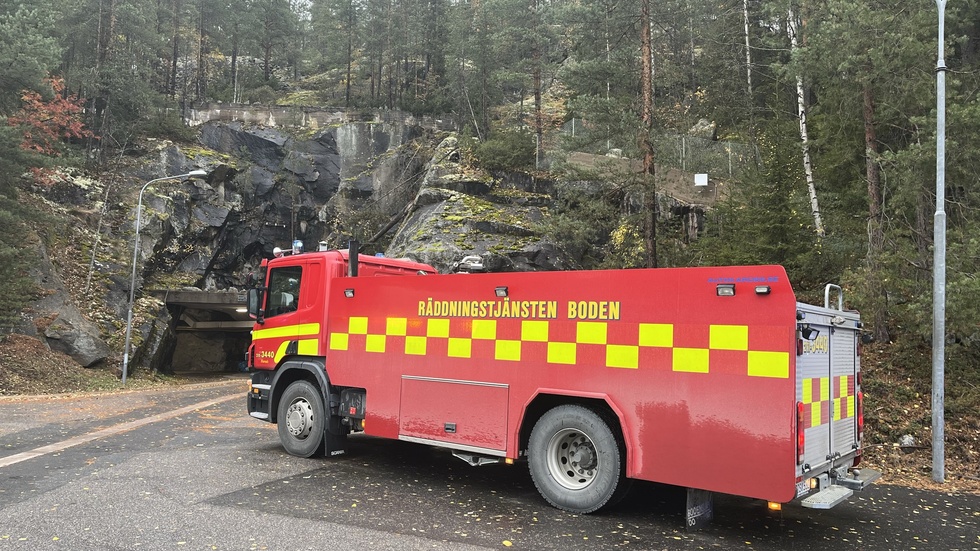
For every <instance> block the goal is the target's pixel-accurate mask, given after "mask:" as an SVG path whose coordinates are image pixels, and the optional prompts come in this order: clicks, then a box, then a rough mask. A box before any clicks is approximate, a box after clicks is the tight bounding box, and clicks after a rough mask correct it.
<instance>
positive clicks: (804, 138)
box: [786, 6, 826, 237]
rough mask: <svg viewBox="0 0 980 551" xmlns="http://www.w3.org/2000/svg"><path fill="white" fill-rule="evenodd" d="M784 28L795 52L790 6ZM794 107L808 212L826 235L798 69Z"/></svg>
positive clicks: (820, 234) (819, 231) (795, 33)
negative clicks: (818, 199) (797, 120)
mask: <svg viewBox="0 0 980 551" xmlns="http://www.w3.org/2000/svg"><path fill="white" fill-rule="evenodd" d="M786 19H787V25H786V30H787V33H788V34H789V41H790V47H791V49H792V51H793V53H794V54H795V53H796V51H797V50H798V49H799V42H798V38H797V37H798V34H799V23H798V22H797V20H796V14H795V13H793V8H792V6H791V7H790V9H789V15H788V16H787V18H786ZM796 108H797V111H798V112H799V115H800V146H801V149H802V153H803V173H804V174H805V175H806V188H807V192H808V193H809V195H810V212H812V213H813V226H814V230H815V231H816V232H817V236H818V237H823V236H824V235H826V231H825V230H824V227H823V218H822V217H821V216H820V205H819V204H818V203H817V187H816V184H815V183H814V180H813V162H812V161H811V160H810V137H809V134H808V133H807V125H806V112H807V105H806V93H805V90H804V88H803V75H802V73H800V72H799V71H797V73H796Z"/></svg>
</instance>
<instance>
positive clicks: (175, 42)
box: [169, 0, 180, 99]
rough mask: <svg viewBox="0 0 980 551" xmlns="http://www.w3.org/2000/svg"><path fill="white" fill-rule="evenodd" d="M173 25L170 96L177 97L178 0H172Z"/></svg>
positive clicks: (178, 53) (178, 50)
mask: <svg viewBox="0 0 980 551" xmlns="http://www.w3.org/2000/svg"><path fill="white" fill-rule="evenodd" d="M172 5H173V8H174V21H173V23H174V25H173V36H172V42H173V44H172V46H173V50H172V54H171V59H170V90H169V92H170V97H171V98H173V99H177V56H178V55H180V46H179V44H180V42H179V40H180V0H174V1H173V4H172Z"/></svg>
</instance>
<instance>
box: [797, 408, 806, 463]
mask: <svg viewBox="0 0 980 551" xmlns="http://www.w3.org/2000/svg"><path fill="white" fill-rule="evenodd" d="M805 448H806V432H805V431H804V430H803V402H796V464H797V465H802V464H803V451H804V449H805Z"/></svg>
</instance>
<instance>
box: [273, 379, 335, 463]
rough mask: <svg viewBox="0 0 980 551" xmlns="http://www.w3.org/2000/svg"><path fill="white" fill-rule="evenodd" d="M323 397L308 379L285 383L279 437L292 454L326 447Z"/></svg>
mask: <svg viewBox="0 0 980 551" xmlns="http://www.w3.org/2000/svg"><path fill="white" fill-rule="evenodd" d="M323 409H324V408H323V399H322V398H321V397H320V391H319V390H318V389H317V388H316V386H314V385H313V384H311V383H309V382H308V381H296V382H294V383H292V384H290V385H289V386H288V387H286V391H285V392H283V393H282V398H280V399H279V416H278V418H277V420H276V422H277V423H278V425H279V441H280V442H282V447H283V448H285V449H286V451H287V452H289V453H290V455H295V456H297V457H310V456H311V455H313V454H315V453H316V452H317V451H319V450H321V449H322V447H323V429H324V427H325V426H326V425H325V424H324V423H325V421H326V419H325V418H324V415H323Z"/></svg>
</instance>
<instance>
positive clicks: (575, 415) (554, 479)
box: [527, 404, 628, 513]
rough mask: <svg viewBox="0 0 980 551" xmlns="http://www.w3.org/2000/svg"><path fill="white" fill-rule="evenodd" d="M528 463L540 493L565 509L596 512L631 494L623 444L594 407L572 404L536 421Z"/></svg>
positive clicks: (559, 407) (529, 448)
mask: <svg viewBox="0 0 980 551" xmlns="http://www.w3.org/2000/svg"><path fill="white" fill-rule="evenodd" d="M527 453H528V467H529V469H530V471H531V479H532V480H534V485H535V487H537V489H538V492H539V493H540V494H541V495H542V497H544V498H545V499H546V500H548V503H551V504H552V505H554V506H555V507H558V508H559V509H564V510H566V511H571V512H573V513H592V512H594V511H597V510H599V509H601V508H602V507H604V506H606V505H613V504H615V503H616V502H617V501H619V499H620V498H621V497H622V496H623V494H624V493H625V492H626V490H627V488H628V485H627V483H626V482H627V481H626V468H625V467H626V464H625V454H624V453H623V446H622V444H621V443H620V440H619V438H617V437H616V434H615V433H614V432H613V431H612V429H610V428H609V425H608V424H607V423H606V422H605V421H604V420H603V419H602V417H600V416H599V415H598V414H597V413H596V412H594V411H592V410H591V409H588V408H585V407H582V406H579V405H574V404H566V405H562V406H558V407H556V408H553V409H551V410H549V411H547V412H546V413H545V414H544V415H543V416H541V419H539V420H538V422H537V423H536V424H535V425H534V429H533V430H532V431H531V439H530V442H529V444H528V452H527Z"/></svg>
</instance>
